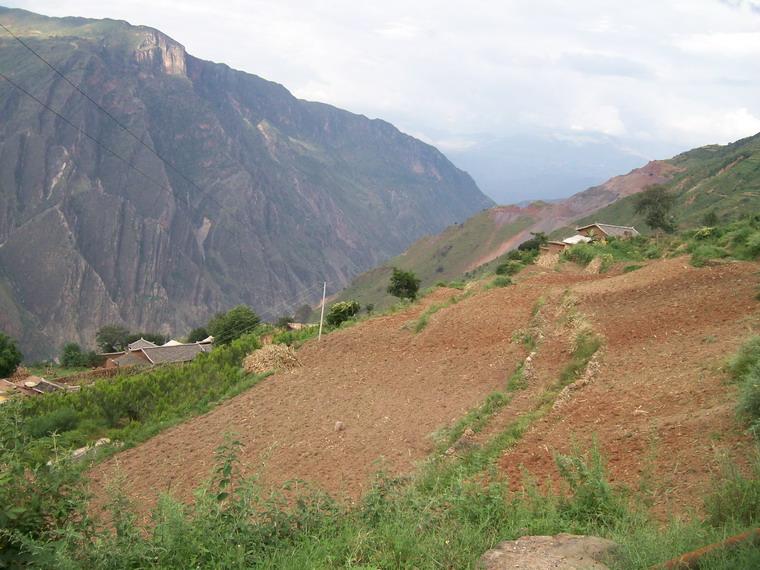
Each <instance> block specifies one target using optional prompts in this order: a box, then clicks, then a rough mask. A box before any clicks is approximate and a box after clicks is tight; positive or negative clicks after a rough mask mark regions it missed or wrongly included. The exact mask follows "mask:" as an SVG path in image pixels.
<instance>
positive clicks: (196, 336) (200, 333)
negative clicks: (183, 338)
mask: <svg viewBox="0 0 760 570" xmlns="http://www.w3.org/2000/svg"><path fill="white" fill-rule="evenodd" d="M208 336H209V334H208V331H207V330H206V327H195V328H194V329H193V330H191V331H190V334H189V335H187V342H199V341H201V340H203V339H206V338H208Z"/></svg>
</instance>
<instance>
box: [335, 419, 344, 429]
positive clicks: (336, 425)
mask: <svg viewBox="0 0 760 570" xmlns="http://www.w3.org/2000/svg"><path fill="white" fill-rule="evenodd" d="M344 429H346V424H344V423H343V422H342V421H340V420H338V421H337V422H335V431H343V430H344Z"/></svg>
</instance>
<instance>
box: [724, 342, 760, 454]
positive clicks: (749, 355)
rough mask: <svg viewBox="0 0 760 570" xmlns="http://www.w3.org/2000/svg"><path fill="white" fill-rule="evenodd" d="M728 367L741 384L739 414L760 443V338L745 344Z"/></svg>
mask: <svg viewBox="0 0 760 570" xmlns="http://www.w3.org/2000/svg"><path fill="white" fill-rule="evenodd" d="M728 366H729V370H730V372H731V376H732V377H733V379H734V380H735V381H736V382H737V383H738V384H739V403H738V405H737V412H738V413H739V415H740V417H741V418H742V419H744V420H745V421H746V422H747V423H748V425H749V430H750V432H752V433H754V435H755V437H756V438H758V440H759V441H760V336H754V337H752V338H750V339H749V340H748V341H747V342H746V343H744V345H743V346H742V347H741V348H740V349H739V351H738V352H737V353H736V354H735V355H734V356H733V357H732V358H731V360H730V361H729V365H728Z"/></svg>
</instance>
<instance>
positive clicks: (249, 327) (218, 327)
mask: <svg viewBox="0 0 760 570" xmlns="http://www.w3.org/2000/svg"><path fill="white" fill-rule="evenodd" d="M260 322H261V319H260V318H259V316H258V315H257V314H256V313H254V312H253V309H251V308H250V307H247V306H246V305H238V306H237V307H234V308H232V309H230V310H229V311H227V312H226V313H219V314H218V315H216V316H215V317H214V318H213V319H211V321H209V323H208V327H207V329H208V332H209V333H211V335H212V336H213V337H214V342H215V343H217V344H228V343H230V342H232V341H233V340H235V339H236V338H240V337H241V336H243V335H244V334H247V333H250V332H253V330H254V329H255V328H256V326H257V325H258V324H259V323H260Z"/></svg>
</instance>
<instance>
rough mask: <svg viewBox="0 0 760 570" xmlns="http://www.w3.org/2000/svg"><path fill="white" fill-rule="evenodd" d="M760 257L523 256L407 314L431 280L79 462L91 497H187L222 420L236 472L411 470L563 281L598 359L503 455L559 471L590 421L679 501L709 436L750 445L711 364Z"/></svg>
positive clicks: (658, 495) (549, 342) (724, 445)
mask: <svg viewBox="0 0 760 570" xmlns="http://www.w3.org/2000/svg"><path fill="white" fill-rule="evenodd" d="M758 269H760V266H758V265H757V264H749V263H731V264H725V265H721V266H718V267H708V268H702V269H695V268H691V267H688V266H687V262H686V261H685V260H684V259H675V260H667V261H658V262H652V263H650V264H649V265H648V266H647V267H645V268H644V269H640V270H638V271H635V272H633V273H628V274H625V275H587V274H584V273H582V272H579V271H568V270H566V269H565V270H563V271H555V270H553V269H543V268H539V267H532V268H530V269H529V270H527V271H526V272H524V273H523V274H521V275H520V276H519V277H518V283H517V284H516V285H515V286H511V287H506V288H495V289H491V290H488V291H485V292H482V293H478V294H475V295H473V296H470V297H468V298H466V299H463V300H461V301H459V302H458V303H456V304H452V305H450V306H448V307H446V308H443V309H441V310H440V311H438V312H437V313H435V314H433V315H432V316H430V318H429V323H428V325H427V326H426V327H425V328H424V329H423V330H422V331H421V332H419V333H417V334H415V333H414V327H413V322H414V320H415V319H416V318H418V317H419V315H420V314H421V313H422V312H423V311H424V310H425V309H426V308H427V307H429V306H431V305H432V304H435V303H442V302H444V301H446V300H448V299H450V298H451V297H452V296H454V295H461V291H457V290H452V289H443V288H442V289H437V290H435V291H434V292H433V293H432V294H430V295H429V296H427V297H426V298H424V299H423V300H422V301H421V302H420V303H418V304H416V305H414V306H412V307H410V308H408V309H406V310H404V311H401V312H398V313H396V314H392V315H387V316H379V317H376V318H373V319H370V320H367V321H364V322H361V323H358V324H356V325H354V326H352V327H350V328H347V329H344V330H340V331H337V332H334V333H332V334H330V335H328V336H326V337H324V338H323V340H322V342H319V343H317V342H314V341H312V342H309V343H307V344H306V345H304V346H303V347H302V348H301V349H300V350H299V351H298V358H299V360H300V361H301V363H302V364H303V367H302V368H298V369H295V370H292V371H289V372H283V373H278V374H275V375H273V376H271V377H269V378H268V379H266V380H265V381H263V382H262V383H260V384H258V385H257V386H255V387H254V388H252V389H250V390H249V391H248V392H246V393H244V394H241V395H240V396H237V397H235V398H233V399H231V400H229V401H228V402H226V403H224V404H222V405H220V406H219V407H218V408H216V409H214V410H213V411H211V412H210V413H208V414H205V415H203V416H200V417H197V418H194V419H192V420H190V421H188V422H186V423H184V424H182V425H179V426H177V427H175V428H172V429H169V430H167V431H165V432H163V433H161V434H159V435H158V436H156V437H154V438H152V439H151V440H149V441H147V442H145V443H144V444H142V445H140V446H138V447H136V448H133V449H128V450H125V451H123V452H121V453H119V454H118V455H115V456H113V457H111V458H110V459H108V460H107V461H105V462H104V463H102V464H100V465H97V466H96V467H95V468H93V470H92V472H91V474H90V477H91V481H92V489H93V491H94V492H95V493H96V504H102V502H103V500H104V497H105V492H104V489H105V488H106V487H107V486H108V483H109V482H111V481H113V480H115V479H116V478H118V479H120V480H121V486H122V487H123V489H124V490H125V491H126V492H127V494H128V495H129V496H130V498H131V499H132V500H134V501H135V503H136V504H137V505H138V507H139V508H140V509H141V510H142V511H143V512H147V510H148V509H149V508H150V507H151V506H152V505H153V504H155V501H156V499H157V497H158V495H159V494H160V493H163V492H168V493H171V494H173V495H175V496H177V497H178V498H180V499H182V500H190V499H191V498H192V491H193V490H194V489H195V488H196V487H197V486H198V485H199V484H200V483H201V482H202V481H203V480H205V479H206V478H208V477H209V476H210V473H211V469H212V467H213V464H214V450H215V449H216V448H217V447H218V446H219V445H220V444H222V442H223V441H224V437H225V433H231V434H233V435H234V436H235V437H236V438H237V439H238V440H240V441H241V442H242V444H243V450H242V452H241V460H242V464H243V470H244V474H246V475H253V474H258V475H259V476H260V478H261V481H262V482H263V483H264V484H265V485H267V486H278V485H280V484H282V483H284V482H286V481H290V480H293V479H297V480H304V481H308V482H309V483H311V484H313V485H315V486H317V487H320V488H322V489H324V490H326V491H328V492H330V493H331V494H333V495H334V496H336V497H338V498H343V499H346V500H349V501H351V500H356V499H357V498H358V497H360V496H361V494H362V493H363V492H364V491H365V490H366V489H367V488H368V486H369V485H370V484H371V481H372V476H373V474H374V473H376V472H377V471H379V470H381V469H382V470H384V471H386V472H388V473H391V474H402V473H410V472H412V471H413V470H414V469H415V466H416V465H417V464H418V463H419V462H420V461H421V460H423V459H424V458H425V457H426V456H427V455H428V454H429V453H430V452H431V451H432V450H433V447H434V440H433V438H432V434H434V433H435V432H436V431H437V430H439V429H441V428H442V427H444V426H446V425H449V424H451V423H452V422H454V421H455V420H456V419H458V418H460V417H461V416H462V415H464V414H465V413H466V412H467V411H468V410H470V409H471V408H473V407H475V406H477V405H478V404H479V403H480V402H482V401H483V399H484V398H485V397H486V396H487V395H488V394H489V393H490V392H492V391H494V390H503V389H504V386H505V383H506V381H507V378H508V377H509V375H510V374H511V373H512V372H513V371H514V370H515V367H516V366H517V365H518V364H519V363H520V362H522V361H523V359H524V358H525V357H526V356H527V350H526V349H525V348H524V347H523V346H521V345H520V344H519V343H516V342H513V340H512V338H513V334H514V333H515V331H517V330H523V329H525V327H527V326H528V324H529V322H530V321H531V318H532V317H531V310H532V308H533V307H534V306H535V304H536V302H537V301H538V299H539V298H541V297H543V298H545V299H546V298H551V299H555V300H556V299H557V298H558V297H559V296H561V294H562V292H563V291H564V290H566V289H570V291H571V292H572V294H573V295H574V296H575V297H576V298H577V299H578V305H577V308H578V310H579V311H581V312H582V313H583V314H584V315H585V316H586V317H587V319H588V321H589V322H590V323H591V325H592V326H593V327H594V329H595V330H596V331H597V332H598V333H599V334H600V335H601V336H603V338H604V342H605V346H604V349H603V353H602V357H601V359H600V370H599V373H598V374H597V376H596V377H595V379H594V381H593V382H592V383H591V384H590V385H588V386H586V387H584V388H583V389H582V390H579V391H577V392H576V393H575V394H574V395H573V397H572V399H571V400H570V401H568V402H567V403H566V404H565V405H563V406H562V407H561V408H559V409H558V410H556V411H554V412H551V413H550V414H548V415H547V416H546V417H545V418H544V419H543V420H542V421H539V422H537V424H536V425H534V426H533V427H532V428H531V429H530V430H529V432H528V433H526V435H525V437H524V438H523V440H522V441H521V442H520V443H519V444H518V445H517V446H516V447H515V448H514V449H511V450H508V451H507V452H506V453H505V455H504V456H503V457H502V458H501V459H500V461H499V464H500V466H501V467H502V472H503V473H504V474H505V475H507V476H509V477H510V479H511V480H513V481H519V480H520V477H521V475H520V473H521V471H520V466H521V465H524V466H525V468H527V469H528V470H529V471H531V472H532V473H533V474H534V476H536V477H537V478H538V479H540V480H543V479H546V478H547V477H548V478H552V477H556V470H555V468H554V463H553V458H552V453H553V452H555V451H567V450H569V448H570V446H571V442H572V441H577V442H578V443H579V444H580V445H581V446H587V445H588V444H589V441H590V440H591V438H592V437H593V436H596V437H597V438H598V439H599V442H600V445H601V447H602V450H603V451H604V453H605V454H606V456H607V458H608V460H609V465H610V470H611V475H612V477H613V479H614V480H615V481H616V482H625V483H627V484H631V485H638V484H639V483H640V482H641V480H642V476H644V475H647V474H648V470H649V471H651V476H652V477H651V478H652V480H653V481H657V485H656V486H654V487H652V491H651V492H652V497H653V502H654V503H655V505H656V506H658V505H659V508H661V509H665V510H669V509H675V510H679V511H680V510H683V509H688V508H690V507H691V506H695V505H696V503H697V497H698V495H699V494H700V493H701V492H702V490H703V489H704V488H705V487H706V486H707V485H709V481H710V477H711V474H712V471H713V470H714V466H715V464H716V455H717V453H718V452H719V451H720V450H729V449H730V450H733V451H732V453H733V455H734V456H738V457H741V455H742V453H743V452H744V451H745V450H748V449H749V446H748V438H747V437H746V436H745V435H744V434H743V433H742V431H741V429H740V427H739V426H738V425H737V423H736V421H735V417H734V412H733V402H734V394H733V390H734V388H733V387H732V386H730V385H728V384H726V375H725V373H724V372H723V371H722V369H721V365H722V363H723V362H724V360H725V358H726V357H727V356H728V355H730V354H731V353H733V352H734V351H735V350H736V349H737V348H738V346H739V345H740V344H741V343H742V342H743V341H744V340H745V339H746V338H747V337H748V336H749V334H751V333H752V331H754V332H757V331H758V330H759V329H758V326H760V303H758V302H757V301H756V300H755V299H754V298H753V297H754V295H755V290H756V287H757V284H758V275H757V272H758ZM569 352H570V347H569V344H568V342H567V339H563V338H562V337H560V336H555V337H551V338H547V339H546V340H545V342H544V343H542V344H541V345H540V346H539V353H538V356H537V359H536V379H535V380H534V381H533V382H532V384H531V385H530V386H529V388H528V389H527V390H524V391H522V392H518V393H516V394H515V397H514V399H513V400H512V403H511V404H510V405H509V406H507V407H506V408H504V409H503V410H502V411H500V412H499V413H498V414H497V415H496V416H495V417H494V418H493V420H492V422H491V425H490V426H487V427H486V429H485V430H484V431H483V432H482V433H481V434H478V438H479V439H481V440H482V439H483V438H487V437H489V435H490V434H492V433H495V432H496V431H497V430H498V429H499V426H503V425H505V424H506V423H508V422H509V421H511V420H512V419H514V418H515V417H516V416H517V415H518V414H520V413H522V412H523V411H525V410H527V409H529V408H530V407H531V406H532V405H533V402H534V400H535V399H536V398H538V397H539V396H540V393H541V391H542V390H543V389H544V387H545V386H547V385H549V384H551V382H553V381H555V380H556V376H557V375H558V373H559V371H560V370H561V368H562V366H563V363H564V362H566V360H567V359H568V358H569ZM336 422H342V424H343V426H344V429H340V430H336Z"/></svg>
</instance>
